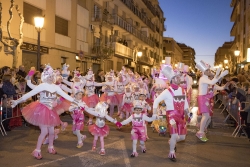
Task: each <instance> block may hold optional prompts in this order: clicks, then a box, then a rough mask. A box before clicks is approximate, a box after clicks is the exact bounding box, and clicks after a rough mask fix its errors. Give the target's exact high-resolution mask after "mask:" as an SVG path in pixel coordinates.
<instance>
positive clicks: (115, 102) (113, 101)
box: [100, 93, 118, 106]
mask: <svg viewBox="0 0 250 167" xmlns="http://www.w3.org/2000/svg"><path fill="white" fill-rule="evenodd" d="M108 100H109V101H110V104H111V105H114V106H116V105H118V100H117V98H116V95H113V96H107V94H106V93H103V94H102V95H101V97H100V101H106V102H107V101H108Z"/></svg>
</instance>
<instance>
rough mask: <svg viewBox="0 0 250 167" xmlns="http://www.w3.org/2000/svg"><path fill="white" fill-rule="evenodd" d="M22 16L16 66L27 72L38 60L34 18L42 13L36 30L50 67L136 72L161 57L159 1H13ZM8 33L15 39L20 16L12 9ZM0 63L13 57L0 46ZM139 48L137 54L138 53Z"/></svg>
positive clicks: (4, 7)
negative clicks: (125, 68)
mask: <svg viewBox="0 0 250 167" xmlns="http://www.w3.org/2000/svg"><path fill="white" fill-rule="evenodd" d="M15 4H17V5H18V6H19V8H20V12H21V13H23V16H24V24H23V27H22V32H23V36H24V38H23V42H24V43H23V45H22V46H21V49H20V50H19V51H18V61H17V66H18V65H21V64H23V65H24V66H25V67H26V70H28V69H29V68H30V67H31V66H36V62H37V42H38V41H37V34H38V33H37V31H36V29H35V26H34V21H33V20H34V17H35V16H44V18H45V21H44V22H45V23H44V28H43V29H42V31H41V38H40V41H41V43H40V45H41V50H40V52H41V63H42V64H47V63H50V64H51V65H52V67H54V68H60V67H61V66H62V64H64V63H67V64H70V70H74V69H75V68H76V67H80V68H81V70H82V71H86V70H87V68H89V67H92V68H93V70H94V71H97V70H98V69H100V68H101V69H103V70H104V71H109V70H110V69H114V70H115V71H119V70H120V69H121V67H122V66H123V65H125V66H128V67H130V68H132V69H133V70H134V71H138V72H150V71H151V70H150V69H151V68H152V67H154V66H159V65H160V62H161V60H162V59H163V52H162V39H163V31H165V27H164V21H165V18H164V17H163V11H162V10H161V8H160V6H159V3H158V0H153V1H152V0H151V1H150V0H137V1H133V0H112V1H105V0H18V1H15ZM9 7H10V1H8V0H6V1H3V2H2V27H3V28H2V30H3V36H4V37H8V31H7V21H8V19H9V14H8V9H9ZM13 18H14V19H13V20H12V22H11V26H10V27H11V33H12V36H13V37H15V38H18V37H19V29H18V27H19V24H20V19H19V17H18V15H17V13H14V17H13ZM2 48H4V49H2V50H1V52H0V58H1V60H3V61H0V67H1V66H4V65H8V66H11V65H12V61H13V57H12V56H11V55H10V54H8V48H7V47H4V46H3V45H2ZM138 52H142V56H141V57H139V56H138V54H137V53H138Z"/></svg>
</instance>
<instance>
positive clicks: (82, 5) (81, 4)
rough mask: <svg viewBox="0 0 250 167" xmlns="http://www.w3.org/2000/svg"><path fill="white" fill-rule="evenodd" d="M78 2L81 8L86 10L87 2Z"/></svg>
mask: <svg viewBox="0 0 250 167" xmlns="http://www.w3.org/2000/svg"><path fill="white" fill-rule="evenodd" d="M77 2H78V5H80V6H81V7H83V8H86V6H87V5H86V0H78V1H77Z"/></svg>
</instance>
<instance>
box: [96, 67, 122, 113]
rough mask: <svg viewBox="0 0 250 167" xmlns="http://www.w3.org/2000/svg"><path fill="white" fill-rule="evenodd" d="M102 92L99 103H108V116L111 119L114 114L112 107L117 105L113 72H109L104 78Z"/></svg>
mask: <svg viewBox="0 0 250 167" xmlns="http://www.w3.org/2000/svg"><path fill="white" fill-rule="evenodd" d="M102 91H103V92H104V93H103V94H102V96H101V97H100V101H104V102H107V101H110V103H109V115H110V116H111V117H112V116H113V114H114V107H115V106H116V105H117V104H118V101H117V98H116V95H115V76H114V71H113V70H111V71H110V72H108V73H107V74H106V76H105V82H104V83H103V86H102Z"/></svg>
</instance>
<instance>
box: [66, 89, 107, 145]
mask: <svg viewBox="0 0 250 167" xmlns="http://www.w3.org/2000/svg"><path fill="white" fill-rule="evenodd" d="M74 98H75V101H76V102H77V103H78V104H81V105H80V106H81V107H79V106H78V105H75V104H74V103H72V104H71V106H70V107H69V111H70V112H72V118H73V127H72V130H73V132H74V133H75V134H76V136H77V139H78V143H77V146H76V147H77V148H81V147H82V146H83V140H85V139H86V135H82V134H81V132H80V131H81V130H83V128H84V112H83V111H84V110H85V111H86V112H87V113H89V114H91V115H94V116H98V117H102V118H103V117H104V116H105V114H103V115H101V113H97V112H95V111H94V109H93V108H89V107H88V106H87V105H86V103H85V102H83V101H82V98H83V90H82V89H76V90H75V93H74ZM82 106H84V107H82Z"/></svg>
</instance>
